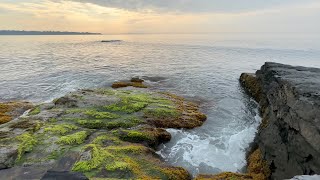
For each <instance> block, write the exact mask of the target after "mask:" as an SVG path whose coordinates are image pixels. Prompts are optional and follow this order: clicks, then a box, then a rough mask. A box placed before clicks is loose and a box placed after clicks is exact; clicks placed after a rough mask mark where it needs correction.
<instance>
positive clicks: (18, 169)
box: [0, 82, 206, 180]
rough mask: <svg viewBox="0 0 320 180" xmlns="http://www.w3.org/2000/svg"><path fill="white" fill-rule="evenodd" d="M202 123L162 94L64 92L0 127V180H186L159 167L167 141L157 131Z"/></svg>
mask: <svg viewBox="0 0 320 180" xmlns="http://www.w3.org/2000/svg"><path fill="white" fill-rule="evenodd" d="M130 83H133V82H130ZM205 118H206V116H205V115H204V114H202V113H201V112H200V111H199V107H198V105H196V104H194V103H191V102H189V101H186V100H184V99H183V98H181V97H179V96H176V95H173V94H168V93H159V92H152V91H150V90H136V89H135V90H114V89H92V90H79V91H76V92H72V93H69V94H67V95H65V96H64V97H61V98H58V99H56V100H54V103H48V104H41V105H38V106H36V107H34V108H33V109H32V110H31V111H30V112H29V113H28V115H27V116H23V117H19V118H17V119H15V120H14V121H11V122H9V123H7V124H5V126H3V127H0V137H4V138H1V139H0V144H1V148H2V149H1V148H0V165H1V167H2V168H10V167H11V168H10V169H4V170H1V171H0V177H7V176H9V177H11V179H40V178H41V177H43V179H50V178H54V177H57V178H59V179H64V178H65V179H72V178H79V177H80V178H82V177H83V176H82V174H79V173H83V174H85V175H86V176H88V178H92V179H94V178H111V179H112V178H120V179H159V178H160V179H186V180H188V179H191V177H190V174H189V173H188V172H187V171H186V170H185V169H183V168H180V167H173V166H170V165H168V164H166V163H165V162H163V161H162V160H161V158H160V157H159V155H158V154H156V153H155V150H156V148H157V146H158V145H159V144H161V143H164V142H167V141H169V140H170V139H171V135H170V133H168V132H167V131H166V130H165V129H162V128H160V127H175V128H185V127H187V128H192V127H196V126H200V125H202V123H203V122H204V120H205ZM174 121H177V122H174ZM10 147H16V148H15V149H10ZM14 150H15V151H14ZM48 170H49V171H48ZM75 172H78V173H75ZM44 174H45V175H44ZM79 175H80V176H79ZM83 178H85V177H83Z"/></svg>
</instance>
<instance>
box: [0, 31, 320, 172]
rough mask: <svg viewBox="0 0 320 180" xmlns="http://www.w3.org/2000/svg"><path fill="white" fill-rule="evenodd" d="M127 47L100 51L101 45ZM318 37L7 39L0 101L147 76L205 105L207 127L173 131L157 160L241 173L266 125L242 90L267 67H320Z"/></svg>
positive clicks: (0, 43) (2, 41) (1, 57)
mask: <svg viewBox="0 0 320 180" xmlns="http://www.w3.org/2000/svg"><path fill="white" fill-rule="evenodd" d="M112 39H121V40H123V41H122V42H113V43H102V42H101V40H112ZM319 40H320V38H319V37H309V36H306V37H305V36H301V35H299V36H298V35H291V36H290V35H288V34H278V35H274V36H272V35H271V34H267V35H260V36H259V35H257V34H242V35H239V36H236V35H234V34H215V35H119V36H1V37H0V47H1V48H0V101H8V100H15V99H19V100H28V101H33V102H35V103H40V102H44V101H49V100H52V99H54V98H56V97H59V96H62V95H64V94H66V93H68V92H69V91H75V90H77V89H81V88H95V87H108V86H110V85H111V84H112V82H114V81H115V80H121V79H128V78H130V77H132V76H145V79H148V81H147V82H148V83H150V84H152V86H153V89H155V90H163V91H169V92H172V93H176V94H179V95H181V96H184V97H186V98H190V99H193V100H195V101H197V102H199V103H200V106H201V110H202V111H203V112H204V113H206V114H207V116H208V120H207V121H206V122H205V124H204V125H203V126H202V127H199V128H196V129H193V130H173V129H169V130H168V131H169V132H170V133H171V134H172V137H173V138H172V140H171V141H170V142H169V143H167V144H164V145H163V146H161V147H160V149H159V151H158V153H159V154H161V155H162V156H163V157H164V160H165V161H167V162H168V163H170V164H173V165H177V166H183V167H185V168H187V169H188V170H189V171H190V172H192V173H193V174H194V175H195V174H197V173H199V172H201V173H218V172H220V171H233V172H238V171H241V170H242V169H243V167H244V166H245V163H246V162H245V152H246V149H247V148H248V146H249V143H250V142H252V140H253V138H254V135H255V132H256V128H257V126H258V125H259V122H260V117H259V115H258V113H257V108H258V107H257V104H256V103H255V102H254V101H253V100H252V99H250V97H248V96H247V95H246V94H245V93H244V92H243V89H242V88H241V87H240V85H239V82H238V78H239V76H240V74H241V73H242V72H254V71H255V70H257V69H259V68H260V66H261V65H262V64H263V63H264V62H265V61H276V62H280V63H286V64H293V65H303V66H314V67H320V62H319V60H320V46H319V43H318V42H320V41H319Z"/></svg>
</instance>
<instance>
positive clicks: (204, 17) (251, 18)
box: [0, 0, 320, 34]
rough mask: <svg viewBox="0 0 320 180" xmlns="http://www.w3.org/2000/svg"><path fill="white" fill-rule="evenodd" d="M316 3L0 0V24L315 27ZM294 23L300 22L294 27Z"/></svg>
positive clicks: (186, 29)
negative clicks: (249, 6) (209, 5)
mask: <svg viewBox="0 0 320 180" xmlns="http://www.w3.org/2000/svg"><path fill="white" fill-rule="evenodd" d="M319 17H320V3H319V2H316V1H314V2H311V3H305V4H288V6H279V7H273V8H269V9H257V10H250V11H242V12H179V11H176V12H174V11H156V10H154V9H143V10H141V11H134V10H130V9H124V8H116V7H113V6H110V7H107V6H101V5H99V4H94V3H88V2H86V3H84V2H77V1H66V0H61V1H60V0H58V1H55V2H53V1H51V0H40V1H38V2H35V1H34V0H19V1H15V2H10V1H4V2H0V21H1V24H0V29H8V30H9V29H10V30H43V31H45V30H57V31H81V32H100V33H108V34H109V33H110V34H118V33H210V32H319V30H320V25H318V23H316V22H317V19H318V18H319ZM297 24H299V26H297Z"/></svg>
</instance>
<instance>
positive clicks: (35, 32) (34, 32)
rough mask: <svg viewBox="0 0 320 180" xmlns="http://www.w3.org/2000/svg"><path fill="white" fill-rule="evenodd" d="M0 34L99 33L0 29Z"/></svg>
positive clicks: (88, 33)
mask: <svg viewBox="0 0 320 180" xmlns="http://www.w3.org/2000/svg"><path fill="white" fill-rule="evenodd" d="M0 35H101V33H90V32H67V31H15V30H0Z"/></svg>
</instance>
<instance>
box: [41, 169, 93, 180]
mask: <svg viewBox="0 0 320 180" xmlns="http://www.w3.org/2000/svg"><path fill="white" fill-rule="evenodd" d="M41 180H89V179H88V178H87V177H86V176H85V175H83V174H82V173H79V172H68V171H64V172H59V171H48V172H47V173H46V174H45V175H44V176H43V177H42V178H41Z"/></svg>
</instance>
